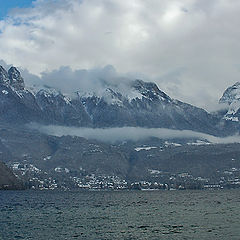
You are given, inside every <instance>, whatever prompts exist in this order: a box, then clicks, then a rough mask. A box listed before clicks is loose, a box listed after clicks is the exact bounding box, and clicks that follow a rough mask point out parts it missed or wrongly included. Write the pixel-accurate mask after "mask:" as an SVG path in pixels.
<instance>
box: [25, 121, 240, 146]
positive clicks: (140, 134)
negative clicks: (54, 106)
mask: <svg viewBox="0 0 240 240" xmlns="http://www.w3.org/2000/svg"><path fill="white" fill-rule="evenodd" d="M28 127H30V128H31V129H36V130H38V131H40V132H42V133H45V134H48V135H53V136H57V137H61V136H77V137H83V138H86V139H89V140H93V139H94V140H98V141H101V142H107V143H116V142H123V141H139V140H145V139H149V138H151V137H156V138H159V139H180V138H185V139H202V140H207V141H209V142H211V143H215V144H218V143H240V136H238V135H236V136H229V137H225V138H219V137H215V136H212V135H209V134H204V133H200V132H194V131H191V130H172V129H166V128H140V127H121V128H77V127H63V126H56V125H47V126H46V125H39V124H30V125H28Z"/></svg>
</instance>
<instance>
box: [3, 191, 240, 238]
mask: <svg viewBox="0 0 240 240" xmlns="http://www.w3.org/2000/svg"><path fill="white" fill-rule="evenodd" d="M0 239H3V240H5V239H7V240H13V239H37V240H38V239H39V240H41V239H44V240H46V239H47V240H51V239H53V240H55V239H56V240H57V239H59V240H61V239H173V240H174V239H191V240H192V239H201V240H202V239H211V240H212V239H226V240H235V239H236V240H239V239H240V191H239V190H228V191H227V190H221V191H155V192H142V191H122V192H120V191H119V192H55V191H47V192H41V191H0Z"/></svg>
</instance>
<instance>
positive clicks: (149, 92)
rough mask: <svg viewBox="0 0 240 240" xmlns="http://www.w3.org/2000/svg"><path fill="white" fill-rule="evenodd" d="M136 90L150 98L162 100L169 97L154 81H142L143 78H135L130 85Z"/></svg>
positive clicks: (168, 99) (167, 99)
mask: <svg viewBox="0 0 240 240" xmlns="http://www.w3.org/2000/svg"><path fill="white" fill-rule="evenodd" d="M132 87H133V88H135V89H136V90H137V91H138V92H140V93H141V94H142V95H143V96H145V97H147V98H150V99H157V98H158V99H161V100H163V101H170V100H171V98H170V97H169V96H168V95H167V94H166V93H164V92H163V91H161V90H160V89H159V88H158V86H157V84H156V83H153V82H144V81H143V80H140V79H136V80H135V81H134V82H133V85H132Z"/></svg>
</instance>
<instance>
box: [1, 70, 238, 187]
mask: <svg viewBox="0 0 240 240" xmlns="http://www.w3.org/2000/svg"><path fill="white" fill-rule="evenodd" d="M68 70H69V69H64V70H63V74H62V79H61V81H60V82H61V83H63V82H64V79H65V80H66V86H67V83H68V82H69V83H71V81H69V79H72V82H73V83H74V84H75V85H74V84H73V85H72V86H71V85H69V88H68V91H69V92H68V93H66V92H65V93H64V92H62V91H61V89H60V88H62V89H67V88H66V86H65V85H62V86H61V85H59V88H56V89H55V88H53V87H50V86H49V85H48V86H47V85H46V84H42V83H41V82H39V83H38V85H37V86H36V85H35V86H29V85H28V84H26V83H25V80H24V79H23V77H22V76H21V73H20V71H19V70H18V69H17V68H15V67H13V66H12V67H10V68H9V70H8V71H7V70H6V69H5V68H4V67H0V133H1V134H0V140H1V142H0V143H1V144H0V152H1V154H0V160H1V161H4V162H5V163H7V164H8V165H9V166H11V167H12V169H14V171H15V173H17V174H18V175H19V176H21V177H22V178H23V179H24V181H25V182H26V184H27V185H29V186H34V187H37V188H44V186H43V185H42V182H44V183H45V185H46V186H48V188H52V187H51V186H57V185H56V181H58V185H59V186H61V187H65V186H66V185H67V186H71V187H73V186H76V184H77V183H76V182H74V181H75V180H76V179H82V180H81V181H87V179H88V176H89V175H91V174H96V175H99V176H103V175H104V176H106V175H107V176H117V177H120V178H121V179H128V180H129V181H135V180H141V179H140V178H139V176H142V178H143V179H148V180H149V179H150V180H151V181H152V180H154V181H155V180H156V179H155V178H154V179H153V173H154V174H155V172H156V171H157V173H158V174H160V173H161V174H162V170H163V169H164V173H163V175H161V174H160V175H161V177H160V175H157V177H160V179H162V180H163V179H164V181H166V182H168V181H169V179H168V177H170V178H171V176H170V175H171V174H178V173H179V172H182V171H185V172H188V173H189V174H193V175H194V176H195V177H196V179H198V178H199V177H200V178H203V177H210V178H211V179H212V180H214V181H220V180H219V179H221V177H223V175H224V172H225V171H227V169H229V168H230V167H231V168H236V169H237V167H238V166H239V162H238V160H235V159H236V158H237V157H236V156H237V155H238V149H239V148H238V145H239V142H240V137H239V135H238V132H239V121H238V116H236V115H235V114H238V109H237V110H236V111H235V112H231V109H232V106H233V104H234V106H237V104H238V101H239V98H238V86H239V84H235V85H234V86H232V87H230V88H228V89H227V90H226V91H225V92H224V94H223V97H222V98H221V99H220V103H219V106H220V107H219V108H220V109H221V110H220V111H217V112H214V113H208V112H207V111H205V110H204V109H201V108H198V107H195V106H193V105H190V104H187V103H184V102H181V101H179V100H176V99H173V98H171V96H169V95H167V94H166V93H165V92H164V91H162V90H161V89H159V87H158V86H157V85H156V84H155V83H154V82H145V81H143V80H140V79H131V78H129V77H124V78H121V79H120V78H119V76H118V74H117V73H116V72H115V70H114V69H113V68H112V67H111V66H108V67H106V68H105V70H104V71H102V70H101V71H100V72H99V71H94V72H91V73H90V72H88V71H87V72H81V73H80V75H81V74H82V76H83V77H82V78H83V79H84V76H85V77H86V80H85V81H82V85H79V86H77V82H78V80H77V77H78V76H80V75H79V73H77V74H76V75H75V77H74V76H72V73H73V72H72V71H70V70H69V75H65V73H66V72H67V71H68ZM70 73H71V74H70ZM50 75H51V74H50ZM50 75H49V76H48V77H49V78H46V82H48V83H51V80H50V79H53V81H52V83H53V85H54V84H56V86H57V79H56V78H55V77H56V76H55V75H54V74H53V73H52V75H51V77H50ZM57 75H58V73H57ZM30 77H31V76H30ZM35 80H37V79H35ZM38 80H39V79H38ZM31 81H32V80H30V81H29V82H31ZM27 82H28V81H27ZM54 82H55V83H54ZM84 84H85V85H84ZM73 89H74V91H73ZM71 91H73V92H71ZM230 116H231V117H230ZM215 151H217V152H218V154H217V155H216V154H215ZM146 159H147V161H146ZM179 159H181V161H180V162H179ZM232 159H233V160H232ZM193 160H194V161H193ZM217 165H218V168H217V170H216V169H215V168H214V167H213V166H217ZM214 169H215V170H214ZM215 171H218V172H219V171H220V174H219V173H216V172H215ZM165 172H166V173H165ZM200 173H201V174H200ZM199 174H200V175H199ZM154 176H155V175H154ZM166 176H167V177H166ZM155 177H156V176H155ZM36 179H37V180H36ZM45 179H54V180H51V181H50V180H48V181H47V182H46V181H45ZM74 179H75V180H74ZM30 180H31V181H30ZM162 180H161V181H162ZM52 181H53V182H52ZM78 181H80V180H78ZM194 181H195V180H194ZM196 181H198V180H196ZM77 186H78V185H77Z"/></svg>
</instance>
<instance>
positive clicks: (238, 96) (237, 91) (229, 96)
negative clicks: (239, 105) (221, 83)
mask: <svg viewBox="0 0 240 240" xmlns="http://www.w3.org/2000/svg"><path fill="white" fill-rule="evenodd" d="M235 100H240V82H236V83H235V84H234V85H232V86H231V87H229V88H227V89H226V91H225V92H224V93H223V96H222V97H221V98H220V100H219V103H227V104H228V105H230V104H231V103H232V102H233V101H235Z"/></svg>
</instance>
